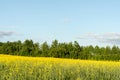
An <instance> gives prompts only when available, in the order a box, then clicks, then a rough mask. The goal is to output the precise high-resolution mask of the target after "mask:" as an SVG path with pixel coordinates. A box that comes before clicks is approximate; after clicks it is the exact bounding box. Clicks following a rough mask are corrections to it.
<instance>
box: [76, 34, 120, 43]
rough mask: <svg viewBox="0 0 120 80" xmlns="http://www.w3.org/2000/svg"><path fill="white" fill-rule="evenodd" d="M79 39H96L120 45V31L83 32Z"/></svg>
mask: <svg viewBox="0 0 120 80" xmlns="http://www.w3.org/2000/svg"><path fill="white" fill-rule="evenodd" d="M77 39H94V40H97V41H98V42H101V43H111V44H115V45H116V44H119V45H120V33H105V34H93V33H87V34H83V35H81V36H80V37H78V38H77Z"/></svg>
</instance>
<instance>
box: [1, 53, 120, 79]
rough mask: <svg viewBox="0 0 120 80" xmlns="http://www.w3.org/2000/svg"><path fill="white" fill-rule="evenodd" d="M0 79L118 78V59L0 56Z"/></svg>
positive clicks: (119, 70) (119, 65) (119, 68)
mask: <svg viewBox="0 0 120 80" xmlns="http://www.w3.org/2000/svg"><path fill="white" fill-rule="evenodd" d="M0 80H120V62H113V61H92V60H75V59H58V58H45V57H40V58H39V57H36V58H35V57H20V56H11V55H0Z"/></svg>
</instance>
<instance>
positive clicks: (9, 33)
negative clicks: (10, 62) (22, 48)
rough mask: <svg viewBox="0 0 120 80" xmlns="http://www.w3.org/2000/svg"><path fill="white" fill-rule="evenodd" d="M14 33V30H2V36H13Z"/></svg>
mask: <svg viewBox="0 0 120 80" xmlns="http://www.w3.org/2000/svg"><path fill="white" fill-rule="evenodd" d="M14 34H15V33H14V32H12V31H9V32H5V31H0V38H2V37H5V36H12V35H14Z"/></svg>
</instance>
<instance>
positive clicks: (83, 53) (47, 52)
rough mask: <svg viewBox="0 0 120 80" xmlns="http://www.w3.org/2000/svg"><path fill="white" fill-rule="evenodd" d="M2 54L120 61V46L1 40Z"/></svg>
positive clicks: (0, 50)
mask: <svg viewBox="0 0 120 80" xmlns="http://www.w3.org/2000/svg"><path fill="white" fill-rule="evenodd" d="M0 54H9V55H17V56H31V57H54V58H70V59H84V60H112V61H119V59H120V48H119V47H118V46H112V47H110V46H106V47H99V46H98V45H96V46H92V45H89V46H81V45H80V44H79V43H78V42H77V41H74V42H69V43H66V42H63V43H59V42H58V40H53V41H52V43H51V44H48V43H47V42H43V43H42V44H40V43H34V42H33V40H25V41H24V42H21V41H20V40H18V41H14V42H10V41H7V42H0Z"/></svg>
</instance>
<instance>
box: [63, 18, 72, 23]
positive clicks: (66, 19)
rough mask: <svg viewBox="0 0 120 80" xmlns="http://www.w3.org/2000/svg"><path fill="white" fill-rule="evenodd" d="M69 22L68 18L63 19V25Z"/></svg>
mask: <svg viewBox="0 0 120 80" xmlns="http://www.w3.org/2000/svg"><path fill="white" fill-rule="evenodd" d="M69 22H71V20H70V19H68V18H64V19H63V23H69Z"/></svg>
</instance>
